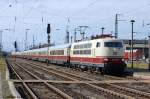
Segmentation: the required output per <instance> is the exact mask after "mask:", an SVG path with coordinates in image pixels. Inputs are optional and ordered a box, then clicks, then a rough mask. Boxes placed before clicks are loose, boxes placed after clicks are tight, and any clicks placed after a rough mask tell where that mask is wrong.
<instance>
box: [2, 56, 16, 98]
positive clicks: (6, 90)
mask: <svg viewBox="0 0 150 99" xmlns="http://www.w3.org/2000/svg"><path fill="white" fill-rule="evenodd" d="M6 68H7V64H6V62H5V59H4V58H0V73H1V79H2V81H1V82H2V96H3V98H4V99H14V96H13V95H12V94H11V92H10V90H9V86H8V81H7V80H6Z"/></svg>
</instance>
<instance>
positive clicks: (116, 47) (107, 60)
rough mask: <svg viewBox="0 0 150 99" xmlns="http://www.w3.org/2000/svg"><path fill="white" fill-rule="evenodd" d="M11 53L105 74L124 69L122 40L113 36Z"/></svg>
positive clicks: (120, 71) (119, 71)
mask: <svg viewBox="0 0 150 99" xmlns="http://www.w3.org/2000/svg"><path fill="white" fill-rule="evenodd" d="M12 55H15V56H16V57H19V58H27V59H32V60H38V61H44V62H49V63H54V64H61V65H62V66H66V67H71V68H80V69H81V70H90V71H100V72H101V73H107V74H121V73H123V72H124V71H125V69H126V64H125V62H124V60H123V55H124V45H123V41H122V40H119V39H114V38H100V39H95V40H89V41H80V42H75V43H72V44H64V45H59V46H50V47H49V48H48V47H46V48H39V49H33V50H27V51H23V52H15V53H12Z"/></svg>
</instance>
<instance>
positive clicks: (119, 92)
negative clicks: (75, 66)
mask: <svg viewBox="0 0 150 99" xmlns="http://www.w3.org/2000/svg"><path fill="white" fill-rule="evenodd" d="M17 64H18V65H19V64H20V68H22V69H23V70H25V71H26V72H27V71H29V69H28V70H27V69H26V68H28V67H32V69H35V70H36V69H40V70H43V71H45V72H46V73H54V74H56V75H59V76H60V75H61V77H63V78H66V79H70V80H72V81H75V82H80V81H82V83H68V84H66V83H65V82H66V81H64V82H63V83H59V84H57V83H54V82H53V83H52V82H51V83H48V82H47V83H48V84H50V85H53V86H55V88H58V89H59V90H63V92H64V93H67V95H69V96H71V97H74V94H75V95H77V94H81V93H82V92H83V93H82V94H81V95H79V96H80V97H78V98H86V97H85V96H87V94H86V93H90V94H91V96H94V97H95V98H97V97H98V96H99V95H101V97H102V96H103V97H105V98H110V97H106V95H109V96H111V97H115V98H135V97H136V98H139V99H140V98H141V97H142V98H145V99H149V98H150V95H149V93H147V92H142V91H139V90H135V89H132V88H126V87H123V86H119V85H116V84H110V82H111V81H110V82H107V83H106V84H104V83H103V84H101V83H97V84H94V83H93V82H98V81H97V80H95V79H91V78H84V77H83V76H79V75H76V74H70V73H68V72H64V71H60V70H57V69H54V68H51V67H47V66H42V67H41V65H38V64H33V63H26V62H25V61H24V62H23V61H20V62H17ZM23 64H24V66H23ZM21 66H22V67H21ZM30 70H31V69H30ZM28 73H29V72H28ZM31 74H32V75H35V74H33V73H31V72H30V75H31ZM35 78H36V77H35ZM38 79H40V80H41V78H38ZM122 80H123V79H122ZM88 81H89V82H90V81H91V83H88ZM70 82H71V81H70ZM65 85H67V86H71V87H65ZM81 86H83V88H82V87H81ZM76 88H77V89H76ZM86 88H87V89H88V90H89V89H90V90H91V89H92V90H91V91H90V92H88V91H87V89H86ZM65 89H67V90H69V89H70V90H71V91H72V92H68V91H67V90H65ZM82 89H84V90H82ZM85 89H86V92H85ZM93 90H94V91H93ZM97 93H98V94H97ZM102 94H103V95H102ZM105 94H106V95H105ZM83 96H84V97H83ZM89 97H90V96H88V98H89ZM78 98H77V99H78Z"/></svg>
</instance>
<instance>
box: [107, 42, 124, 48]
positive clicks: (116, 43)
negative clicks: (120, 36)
mask: <svg viewBox="0 0 150 99" xmlns="http://www.w3.org/2000/svg"><path fill="white" fill-rule="evenodd" d="M104 45H105V47H123V45H122V42H105V43H104Z"/></svg>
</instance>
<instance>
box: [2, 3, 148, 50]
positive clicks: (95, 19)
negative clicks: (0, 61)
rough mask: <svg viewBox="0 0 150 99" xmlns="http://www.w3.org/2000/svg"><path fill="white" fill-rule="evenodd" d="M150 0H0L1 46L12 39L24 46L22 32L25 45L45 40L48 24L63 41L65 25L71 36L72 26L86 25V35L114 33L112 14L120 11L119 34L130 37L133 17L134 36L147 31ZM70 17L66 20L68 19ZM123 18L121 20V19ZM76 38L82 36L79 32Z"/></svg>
mask: <svg viewBox="0 0 150 99" xmlns="http://www.w3.org/2000/svg"><path fill="white" fill-rule="evenodd" d="M149 12H150V0H28V1H27V0H0V30H2V31H3V33H2V34H3V35H2V38H3V39H2V41H3V42H2V44H3V50H6V51H13V50H14V46H13V43H14V41H17V43H18V47H19V50H24V47H25V46H24V45H25V32H26V31H27V29H29V30H28V31H27V32H28V35H27V37H28V40H27V41H28V42H27V43H28V46H29V45H32V42H33V36H34V39H35V44H36V45H38V44H39V43H41V44H43V43H46V42H47V33H46V27H47V24H48V23H50V24H51V29H52V31H51V42H52V43H55V44H63V43H64V40H65V36H66V27H67V25H68V26H69V28H68V30H69V32H70V35H71V36H73V33H74V29H75V28H76V27H78V26H81V25H86V26H89V28H88V29H87V30H86V35H85V36H86V37H90V36H91V35H97V34H101V29H100V28H101V27H105V30H104V33H112V35H114V28H115V27H114V24H115V14H119V20H120V21H119V25H118V33H119V34H118V37H119V38H120V39H129V38H131V22H130V20H132V19H134V20H135V23H134V32H135V34H134V39H145V38H146V37H148V36H149V34H150V25H147V24H148V23H150V13H149ZM68 19H69V22H68ZM121 20H123V21H121ZM77 35H78V37H77V39H80V38H81V35H80V34H79V32H78V34H77Z"/></svg>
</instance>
